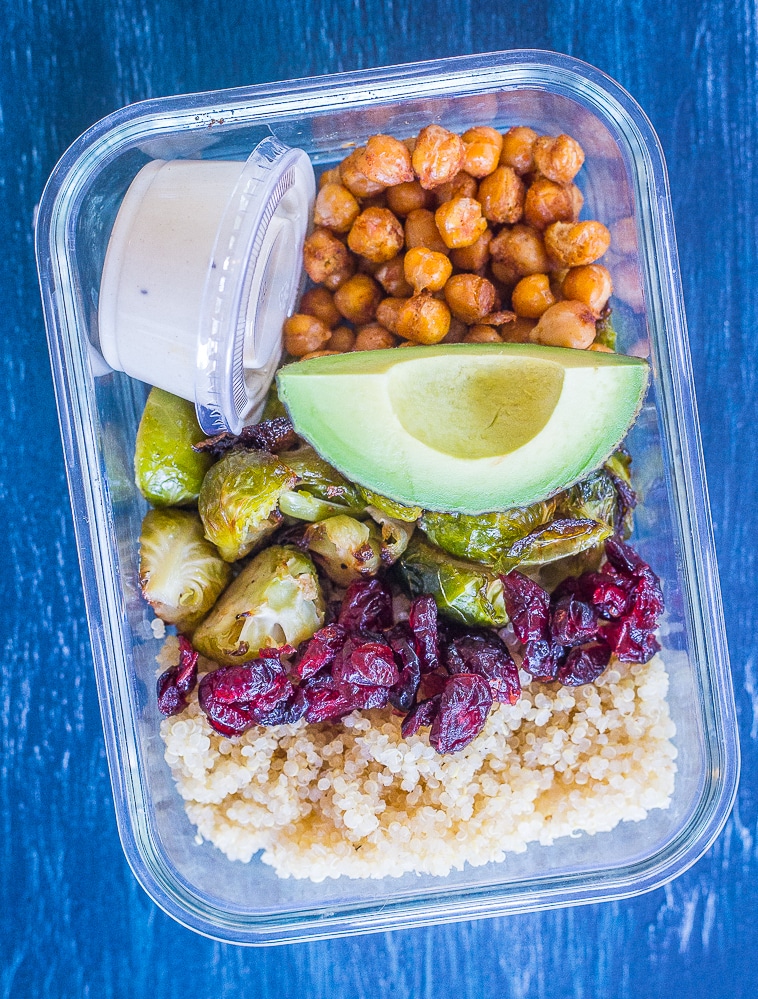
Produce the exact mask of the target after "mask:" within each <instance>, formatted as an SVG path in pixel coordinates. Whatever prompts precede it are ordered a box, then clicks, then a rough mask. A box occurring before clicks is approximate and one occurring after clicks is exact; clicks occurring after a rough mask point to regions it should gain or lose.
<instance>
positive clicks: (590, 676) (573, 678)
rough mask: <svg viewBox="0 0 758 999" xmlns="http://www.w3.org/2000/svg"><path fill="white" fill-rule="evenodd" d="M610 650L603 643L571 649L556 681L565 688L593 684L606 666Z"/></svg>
mask: <svg viewBox="0 0 758 999" xmlns="http://www.w3.org/2000/svg"><path fill="white" fill-rule="evenodd" d="M610 658H611V648H610V646H609V645H606V643H605V642H598V643H596V644H593V645H579V646H577V647H576V648H573V649H571V651H570V652H569V654H568V655H567V656H566V661H565V662H564V663H563V665H562V666H561V668H560V669H559V670H558V674H557V677H556V679H557V680H558V682H559V683H562V684H563V685H564V686H566V687H580V686H581V685H582V684H585V683H594V681H595V680H597V678H598V677H599V676H600V674H601V673H602V672H603V670H604V669H605V668H606V666H607V665H608V663H609V661H610Z"/></svg>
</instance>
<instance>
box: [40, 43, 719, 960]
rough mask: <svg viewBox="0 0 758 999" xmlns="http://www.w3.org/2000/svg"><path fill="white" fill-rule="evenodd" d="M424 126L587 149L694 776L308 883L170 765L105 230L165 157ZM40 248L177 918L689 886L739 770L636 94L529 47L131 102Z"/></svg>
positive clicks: (395, 914) (145, 817)
mask: <svg viewBox="0 0 758 999" xmlns="http://www.w3.org/2000/svg"><path fill="white" fill-rule="evenodd" d="M430 122H439V123H440V124H443V125H445V126H446V127H448V128H450V129H453V130H455V131H459V132H460V131H463V130H465V129H466V128H467V127H471V126H473V125H475V124H490V125H494V126H495V127H497V128H500V129H505V128H507V127H509V126H510V125H513V124H523V125H530V126H533V127H534V128H536V129H537V130H538V131H540V132H545V133H550V134H558V133H559V132H568V133H569V134H571V135H573V136H574V137H575V138H577V139H578V140H579V142H580V143H581V144H582V146H583V147H584V149H585V151H586V154H587V161H586V163H585V166H584V168H583V170H582V172H581V174H580V183H581V187H582V189H583V193H584V196H585V199H586V205H587V208H588V211H587V212H585V216H584V217H594V218H599V219H601V220H603V221H604V222H606V224H609V225H610V227H611V230H612V232H613V233H614V246H615V249H614V250H613V253H614V257H613V258H612V260H611V266H612V268H613V273H614V279H615V284H616V293H615V309H616V312H615V316H616V317H617V319H618V325H619V327H620V330H621V331H622V340H621V349H622V350H625V351H626V352H634V353H641V354H648V353H649V356H650V359H651V363H652V369H653V384H652V388H651V391H650V392H649V394H648V398H647V402H646V405H645V407H644V410H643V412H642V414H641V417H640V419H639V421H638V422H637V424H636V425H635V427H634V429H633V431H632V434H631V438H630V441H629V447H630V450H631V451H632V453H633V455H634V456H635V463H636V464H635V467H636V483H637V485H638V487H639V488H640V489H641V492H642V494H643V496H644V500H643V502H642V504H641V505H640V507H639V508H638V511H637V517H636V528H635V540H634V543H635V547H636V548H637V549H638V550H639V551H640V552H641V554H642V555H643V557H646V558H648V560H649V561H650V562H651V564H652V565H653V566H654V568H655V570H656V572H657V573H658V574H659V575H660V576H661V579H662V582H663V586H664V591H665V594H666V601H667V607H668V617H667V627H666V631H665V635H664V637H663V644H664V648H663V656H664V659H665V662H666V665H667V669H668V672H669V675H670V682H671V687H670V693H669V700H670V708H671V713H672V717H673V720H674V722H675V724H676V728H677V734H676V736H675V740H674V741H675V744H676V746H677V749H678V753H679V755H678V761H677V764H678V773H677V776H676V785H675V792H674V796H673V799H672V802H671V805H670V807H669V808H668V809H667V810H658V811H653V812H652V813H650V815H649V817H648V818H647V819H646V820H645V821H642V822H622V823H621V824H619V825H618V826H617V827H616V828H615V829H614V830H613V831H612V832H608V833H600V834H597V835H594V836H588V835H580V836H578V837H576V838H567V839H564V840H561V841H559V844H556V845H553V846H539V845H537V844H533V845H532V846H530V847H529V848H528V849H527V850H526V852H524V853H520V854H510V855H507V856H506V859H505V860H504V861H503V862H501V863H497V864H490V865H487V866H483V867H476V868H472V867H469V866H467V867H466V868H465V869H464V870H463V871H461V872H458V873H454V874H451V875H449V876H447V877H444V878H439V877H432V876H415V875H407V876H404V877H402V878H397V879H394V878H389V879H388V878H385V879H381V880H348V879H345V878H341V879H337V880H331V881H326V882H323V883H319V884H314V883H311V882H309V881H298V880H291V879H289V880H281V879H278V878H277V877H276V875H275V874H274V872H273V871H272V870H271V868H269V867H266V866H264V865H263V864H262V863H260V862H259V861H258V860H253V861H252V862H251V863H250V864H240V863H236V862H231V861H229V860H227V859H226V858H225V856H224V855H223V854H222V853H220V852H219V851H218V850H217V849H215V848H214V847H213V846H212V845H210V844H209V843H204V844H202V845H198V844H197V843H196V841H195V829H194V828H193V826H192V825H191V824H190V822H189V820H188V819H187V817H186V815H185V813H184V809H183V806H182V802H181V800H180V798H179V796H178V794H177V792H176V790H175V787H174V783H173V780H172V778H171V774H170V772H169V770H168V767H167V766H166V764H165V762H164V759H163V744H162V742H161V739H160V737H159V734H158V729H159V722H160V716H159V714H158V710H157V707H156V703H155V695H154V683H155V657H156V655H157V653H158V651H159V646H160V642H159V641H157V640H156V639H155V638H154V637H153V633H152V631H151V628H150V621H151V618H152V614H151V613H150V610H149V608H148V607H147V605H146V604H145V603H144V602H143V601H142V599H141V597H140V593H139V587H138V582H137V543H136V539H137V537H138V534H139V528H140V523H141V520H142V517H143V515H144V512H145V509H146V504H145V502H144V500H143V499H142V497H141V496H140V495H139V493H138V492H137V489H136V487H135V484H134V476H133V472H132V455H133V449H134V440H135V433H136V428H137V424H138V421H139V417H140V415H141V411H142V406H143V404H144V401H145V398H146V394H147V390H148V389H147V386H146V385H145V384H143V383H141V382H138V381H136V380H133V379H131V378H129V377H127V376H126V375H123V374H121V373H118V372H116V373H114V372H111V371H110V369H108V367H107V365H105V364H104V362H103V361H102V357H101V355H100V354H99V352H98V350H97V349H96V348H97V345H98V329H97V312H98V304H99V303H98V291H99V287H100V278H101V273H102V269H103V263H104V259H105V253H106V247H107V243H108V238H109V235H110V232H111V229H112V226H113V223H114V219H115V217H116V214H117V211H118V209H119V206H120V204H121V201H122V199H123V197H124V195H125V192H126V191H127V189H128V187H129V185H130V183H131V181H132V180H133V179H134V177H135V176H136V175H137V173H138V172H139V170H140V169H141V168H142V167H143V166H144V165H145V164H146V163H147V162H148V161H149V160H150V159H161V160H177V159H180V160H185V159H203V160H208V159H221V160H234V159H237V160H240V161H241V162H242V161H245V160H246V159H247V157H248V156H249V154H250V152H251V151H252V150H253V149H254V148H255V146H256V145H257V144H258V143H259V142H260V141H261V140H262V139H263V138H265V137H266V136H268V135H272V134H273V135H274V136H275V137H276V138H277V139H279V140H280V141H281V142H282V143H284V144H285V145H287V146H290V147H294V148H299V149H303V150H305V151H306V152H307V153H308V155H309V156H310V158H311V161H312V163H313V166H314V169H315V170H316V173H317V174H318V173H319V172H320V171H321V170H322V169H325V168H327V167H329V166H330V165H333V164H335V163H336V162H338V161H339V160H340V159H341V158H343V156H344V155H345V149H346V147H349V144H351V143H356V144H360V143H361V142H363V141H365V139H366V138H367V137H368V136H369V135H371V134H374V133H376V132H380V131H381V132H390V133H393V134H395V135H397V136H398V137H404V136H408V135H413V134H415V133H416V132H417V131H418V129H419V128H420V127H422V126H424V125H426V124H428V123H430ZM37 254H38V265H39V271H40V281H41V286H42V294H43V300H44V308H45V316H46V322H47V329H48V336H49V344H50V353H51V357H52V366H53V374H54V380H55V387H56V392H57V398H58V407H59V413H60V422H61V432H62V435H63V442H64V450H65V454H66V462H67V469H68V477H69V485H70V490H71V497H72V504H73V510H74V519H75V523H76V531H77V539H78V546H79V555H80V561H81V569H82V576H83V582H84V592H85V598H86V604H87V613H88V618H89V624H90V630H91V637H92V645H93V653H94V663H95V671H96V676H97V684H98V691H99V696H100V704H101V710H102V716H103V725H104V730H105V740H106V747H107V751H108V759H109V764H110V770H111V776H112V782H113V793H114V799H115V805H116V812H117V817H118V826H119V830H120V834H121V838H122V842H123V845H124V850H125V852H126V856H127V858H128V860H129V863H130V864H131V866H132V869H133V870H134V873H135V875H136V876H137V878H138V879H139V881H140V882H141V884H142V885H143V886H144V888H145V890H146V891H147V892H148V894H149V895H150V896H151V897H152V898H153V899H154V900H155V901H156V903H157V904H158V905H159V906H161V907H162V908H163V909H164V910H165V911H166V912H168V913H169V914H170V915H172V916H174V917H175V918H176V919H178V920H179V921H180V922H182V923H183V924H185V925H186V926H189V927H191V928H193V929H195V930H197V931H199V932H201V933H204V934H207V935H209V936H212V937H215V938H218V939H221V940H226V941H234V942H238V943H247V944H265V943H275V942H285V941H295V940H306V939H317V938H324V937H330V936H337V935H343V934H354V933H361V932H368V931H374V930H385V929H390V928H398V927H406V926H418V925H423V924H429V923H435V922H443V921H448V920H460V919H470V918H477V917H481V916H487V915H499V914H503V913H510V912H524V911H530V910H535V909H541V908H550V907H555V906H562V905H568V904H574V903H579V902H590V901H597V900H602V899H614V898H622V897H625V896H630V895H635V894H638V893H640V892H643V891H646V890H649V889H651V888H654V887H656V886H659V885H661V884H664V883H665V882H666V881H668V880H670V879H671V878H673V877H675V876H676V875H678V874H680V873H681V872H682V871H684V870H685V869H686V868H687V867H689V866H690V865H691V864H692V863H694V862H695V860H697V859H698V857H700V856H701V855H702V853H703V852H704V851H705V850H706V849H707V848H708V846H709V845H710V843H711V842H712V841H713V839H714V838H715V836H716V835H717V834H718V832H719V830H720V829H721V827H722V825H723V823H724V822H725V820H726V817H727V814H728V812H729V808H730V806H731V803H732V800H733V797H734V794H735V789H736V784H737V777H738V744H737V735H736V730H737V729H736V720H735V710H734V703H733V696H732V689H731V680H730V675H729V664H728V658H727V648H726V643H725V638H724V628H723V618H722V611H721V603H720V596H719V585H718V576H717V568H716V559H715V555H714V549H713V542H712V537H711V524H710V515H709V509H708V501H707V496H706V490H705V480H704V474H703V465H702V457H701V451H700V439H699V433H698V424H697V415H696V410H695V400H694V393H693V381H692V372H691V368H690V358H689V350H688V345H687V339H686V330H685V320H684V310H683V305H682V295H681V287H680V279H679V270H678V264H677V254H676V244H675V239H674V231H673V224H672V210H671V203H670V199H669V193H668V186H667V179H666V170H665V166H664V162H663V158H662V154H661V149H660V145H659V143H658V140H657V138H656V136H655V134H654V132H653V130H652V128H651V126H650V123H649V122H648V120H647V118H646V117H645V115H644V113H643V112H642V111H641V110H640V108H639V107H638V106H637V104H635V102H634V101H633V100H632V99H631V98H630V97H629V95H628V94H626V93H625V92H624V91H623V90H622V89H621V88H620V87H619V86H618V85H617V84H615V83H614V82H613V81H611V80H610V79H608V77H606V76H604V75H603V74H602V73H600V72H599V71H598V70H596V69H593V68H592V67H590V66H588V65H586V64H584V63H580V62H578V61H576V60H574V59H571V58H568V57H566V56H561V55H556V54H553V53H547V52H534V51H515V52H502V53H493V54H487V55H478V56H472V57H464V58H459V59H447V60H442V61H437V62H427V63H421V64H417V65H407V66H399V67H392V68H389V69H379V70H371V71H366V72H359V73H352V74H345V75H338V76H332V77H322V78H318V79H311V80H300V81H293V82H289V83H279V84H272V85H264V86H258V87H250V88H241V89H236V90H229V91H223V92H219V93H209V94H197V95H191V96H184V97H175V98H165V99H160V100H154V101H149V102H146V103H143V104H138V105H134V106H131V107H128V108H124V109H123V110H121V111H118V112H115V113H114V114H112V115H110V116H109V117H108V118H106V119H104V120H103V121H101V122H99V123H98V124H97V125H95V126H93V127H92V128H91V129H90V130H89V131H88V132H87V133H86V134H85V135H83V136H82V137H81V138H80V139H79V140H77V142H76V143H74V145H73V146H72V147H71V148H70V149H69V150H68V152H67V153H66V154H65V155H64V156H63V158H62V159H61V161H60V163H59V164H58V166H57V167H56V169H55V171H54V173H53V175H52V177H51V179H50V182H49V184H48V186H47V188H46V191H45V193H44V196H43V199H42V202H41V205H40V210H39V215H38V221H37Z"/></svg>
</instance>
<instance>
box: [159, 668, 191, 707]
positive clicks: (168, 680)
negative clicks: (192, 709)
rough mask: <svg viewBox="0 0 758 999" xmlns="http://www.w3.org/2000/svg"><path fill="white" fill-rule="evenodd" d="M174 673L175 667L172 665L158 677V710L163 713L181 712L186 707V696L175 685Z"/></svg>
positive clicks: (175, 671)
mask: <svg viewBox="0 0 758 999" xmlns="http://www.w3.org/2000/svg"><path fill="white" fill-rule="evenodd" d="M176 673H177V667H176V666H174V667H173V668H172V669H167V670H166V672H165V673H161V675H160V676H159V677H158V682H157V684H156V690H157V694H158V710H159V711H160V712H161V713H162V714H164V715H178V714H181V712H182V711H184V709H185V708H186V707H187V698H186V696H185V695H184V694H183V693H182V691H181V690H179V688H178V687H177V685H176Z"/></svg>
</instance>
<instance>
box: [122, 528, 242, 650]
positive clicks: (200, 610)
mask: <svg viewBox="0 0 758 999" xmlns="http://www.w3.org/2000/svg"><path fill="white" fill-rule="evenodd" d="M139 577H140V584H141V586H142V594H143V596H144V597H145V600H147V602H148V603H149V604H150V605H151V606H152V608H153V610H154V611H155V613H156V614H157V616H158V617H159V618H162V620H164V621H165V622H166V623H167V624H175V625H176V626H177V628H179V629H180V630H181V631H185V630H187V629H190V628H192V627H193V626H194V625H196V624H197V623H198V621H200V620H201V619H202V618H203V617H204V616H205V615H206V614H207V613H208V611H209V610H210V609H211V607H213V605H214V603H215V602H216V599H217V598H218V596H219V594H220V593H221V591H222V590H223V589H224V587H225V586H226V584H227V583H228V582H229V579H230V577H231V569H230V567H229V566H228V565H227V564H226V562H224V560H223V559H222V558H221V557H220V555H219V553H218V551H217V550H216V548H215V547H214V546H213V545H212V544H211V543H210V541H208V539H207V538H206V537H205V535H204V534H203V525H202V523H201V521H200V517H199V516H198V515H197V514H196V513H195V512H194V510H178V509H170V510H160V509H157V510H149V511H148V513H147V515H146V516H145V519H144V520H143V521H142V531H141V533H140V553H139Z"/></svg>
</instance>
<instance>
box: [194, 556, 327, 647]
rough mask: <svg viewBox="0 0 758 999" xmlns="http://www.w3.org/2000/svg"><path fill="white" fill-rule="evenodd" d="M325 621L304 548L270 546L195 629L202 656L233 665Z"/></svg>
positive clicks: (306, 634)
mask: <svg viewBox="0 0 758 999" xmlns="http://www.w3.org/2000/svg"><path fill="white" fill-rule="evenodd" d="M323 623H324V599H323V597H322V595H321V589H320V587H319V584H318V578H317V576H316V569H315V567H314V565H313V562H312V561H311V560H310V558H309V557H308V556H307V555H306V554H304V553H303V552H299V551H298V550H297V549H296V548H291V547H289V546H288V545H272V546H271V547H270V548H266V549H265V550H264V551H262V552H260V553H259V554H258V555H256V556H255V558H253V559H252V560H251V561H250V562H249V563H248V564H247V565H246V566H245V567H244V568H243V569H242V572H240V574H239V576H237V578H236V579H235V580H234V582H232V583H231V585H230V586H229V587H228V589H227V590H226V591H225V592H224V594H223V595H222V596H221V599H220V600H219V601H218V603H217V604H216V606H215V607H214V608H213V610H212V611H211V613H210V614H209V615H208V616H207V617H206V618H205V620H204V621H203V622H202V624H201V625H200V627H199V628H198V629H197V631H196V632H195V634H194V636H193V639H192V643H193V645H194V646H195V648H196V649H197V650H198V652H200V653H201V654H202V655H204V656H207V657H208V658H209V659H213V660H214V661H215V662H217V663H223V664H226V665H230V666H233V665H235V664H236V663H244V662H247V661H248V660H250V659H254V658H256V656H257V655H258V652H259V651H260V650H261V649H264V648H272V647H276V648H279V647H281V646H282V645H295V646H297V645H298V644H299V643H300V642H304V641H305V640H306V639H308V638H310V637H311V635H313V633H314V632H315V631H318V629H319V628H320V627H321V625H322V624H323Z"/></svg>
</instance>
